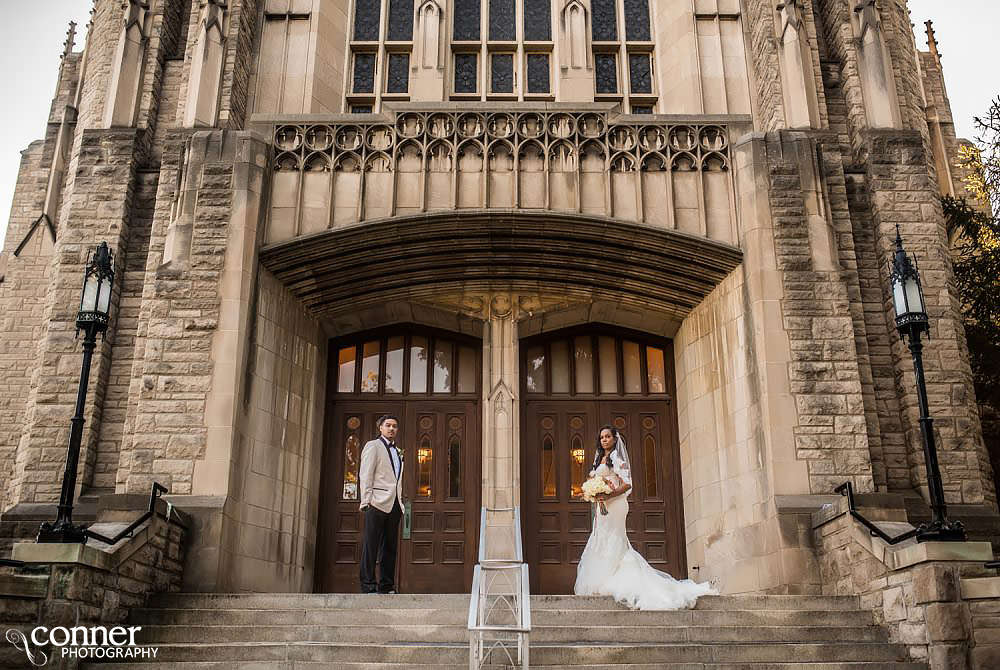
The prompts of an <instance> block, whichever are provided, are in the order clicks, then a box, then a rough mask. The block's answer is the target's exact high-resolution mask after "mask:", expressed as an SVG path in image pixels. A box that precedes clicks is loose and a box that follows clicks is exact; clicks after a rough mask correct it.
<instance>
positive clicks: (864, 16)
mask: <svg viewBox="0 0 1000 670" xmlns="http://www.w3.org/2000/svg"><path fill="white" fill-rule="evenodd" d="M876 2H877V0H860V1H859V2H858V3H857V4H856V5H855V6H854V12H853V13H854V20H853V21H852V23H853V25H854V34H855V37H856V38H857V44H858V47H857V48H858V74H859V76H860V78H861V86H862V90H863V91H864V98H865V110H866V111H867V113H868V125H869V126H870V127H872V128H899V127H900V125H901V121H900V112H899V102H898V100H897V97H896V85H895V79H894V77H893V70H892V60H891V59H890V58H889V52H888V50H887V49H886V44H885V36H884V35H883V31H882V19H881V17H880V16H879V10H878V5H877V4H876Z"/></svg>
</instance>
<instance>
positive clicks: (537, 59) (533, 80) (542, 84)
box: [527, 54, 549, 93]
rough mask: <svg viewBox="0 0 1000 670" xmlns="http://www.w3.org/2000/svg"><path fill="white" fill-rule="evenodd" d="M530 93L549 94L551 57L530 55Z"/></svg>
mask: <svg viewBox="0 0 1000 670" xmlns="http://www.w3.org/2000/svg"><path fill="white" fill-rule="evenodd" d="M527 70H528V93H548V92H549V55H548V54H528V68H527Z"/></svg>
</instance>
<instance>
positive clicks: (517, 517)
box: [468, 506, 531, 670]
mask: <svg viewBox="0 0 1000 670" xmlns="http://www.w3.org/2000/svg"><path fill="white" fill-rule="evenodd" d="M497 512H510V513H511V514H512V517H513V518H512V522H513V523H512V525H511V530H512V532H513V533H514V555H513V557H512V558H509V559H507V558H504V559H491V558H489V554H488V551H487V547H486V545H487V533H486V530H487V516H488V514H489V513H497ZM523 559H524V552H523V548H522V546H521V512H520V509H519V508H518V507H507V508H487V507H485V506H484V507H483V508H482V509H481V511H480V520H479V562H478V564H477V565H476V567H475V569H474V571H473V577H472V594H471V597H470V599H469V619H468V629H469V668H470V670H480V668H482V667H483V665H484V664H485V663H486V662H487V661H488V660H489V659H490V657H491V655H492V654H493V653H494V652H498V653H502V655H503V656H506V660H507V661H508V662H509V665H511V666H515V665H519V666H520V667H521V668H522V669H523V670H527V669H528V668H529V661H528V655H529V654H528V648H529V634H530V633H531V594H530V582H529V579H528V566H527V564H525V563H524V560H523ZM498 586H505V587H506V588H505V589H502V590H501V589H498ZM506 611H509V612H510V614H511V615H513V616H512V618H513V621H512V622H509V623H508V622H504V623H494V622H491V621H490V618H491V615H493V614H494V613H499V612H506ZM489 634H492V635H489ZM508 645H510V646H508ZM512 651H513V652H514V653H513V654H512V653H511V652H512ZM501 658H502V657H501Z"/></svg>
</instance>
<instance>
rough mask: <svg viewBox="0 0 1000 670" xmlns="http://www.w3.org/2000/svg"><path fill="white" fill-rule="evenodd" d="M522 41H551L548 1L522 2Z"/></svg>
mask: <svg viewBox="0 0 1000 670" xmlns="http://www.w3.org/2000/svg"><path fill="white" fill-rule="evenodd" d="M524 39H525V41H530V42H548V41H550V40H551V39H552V4H551V2H550V0H524ZM529 60H530V59H529ZM547 92H548V90H546V93H547Z"/></svg>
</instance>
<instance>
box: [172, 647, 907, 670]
mask: <svg viewBox="0 0 1000 670" xmlns="http://www.w3.org/2000/svg"><path fill="white" fill-rule="evenodd" d="M157 647H158V652H157V659H156V660H157V661H170V662H177V661H188V662H190V661H217V660H220V659H225V660H227V661H230V662H237V663H239V664H240V667H246V662H258V663H266V662H274V661H309V662H313V663H336V664H337V667H341V664H342V663H348V662H354V663H357V662H360V661H361V660H362V659H364V662H367V663H405V664H428V665H430V664H439V665H448V664H455V665H458V664H463V663H468V653H469V652H468V643H460V644H459V643H455V644H441V643H423V644H420V643H412V644H381V645H369V646H364V647H363V648H359V646H358V645H356V644H331V643H311V642H297V643H268V642H265V643H253V642H241V643H235V644H232V643H227V644H220V643H214V644H183V643H178V644H166V643H164V644H158V645H157ZM790 658H793V659H796V660H797V661H798V662H799V663H844V662H850V661H855V662H857V661H865V662H889V661H906V660H908V658H907V655H906V647H905V646H903V645H898V644H887V643H872V642H851V643H847V644H834V643H783V644H782V643H761V644H725V643H724V644H634V643H625V644H620V643H618V644H602V645H599V646H595V645H593V644H590V643H579V644H558V643H538V644H535V643H533V644H532V645H531V663H532V665H572V666H578V665H579V664H584V665H609V664H611V665H615V666H616V667H620V666H621V664H628V663H638V664H659V665H663V664H667V663H670V664H679V663H694V664H705V663H710V664H712V663H714V664H725V663H728V664H747V663H788V662H789V661H788V659H790ZM271 667H273V666H271ZM793 667H794V666H793ZM799 667H802V666H799ZM806 667H808V666H806Z"/></svg>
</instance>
